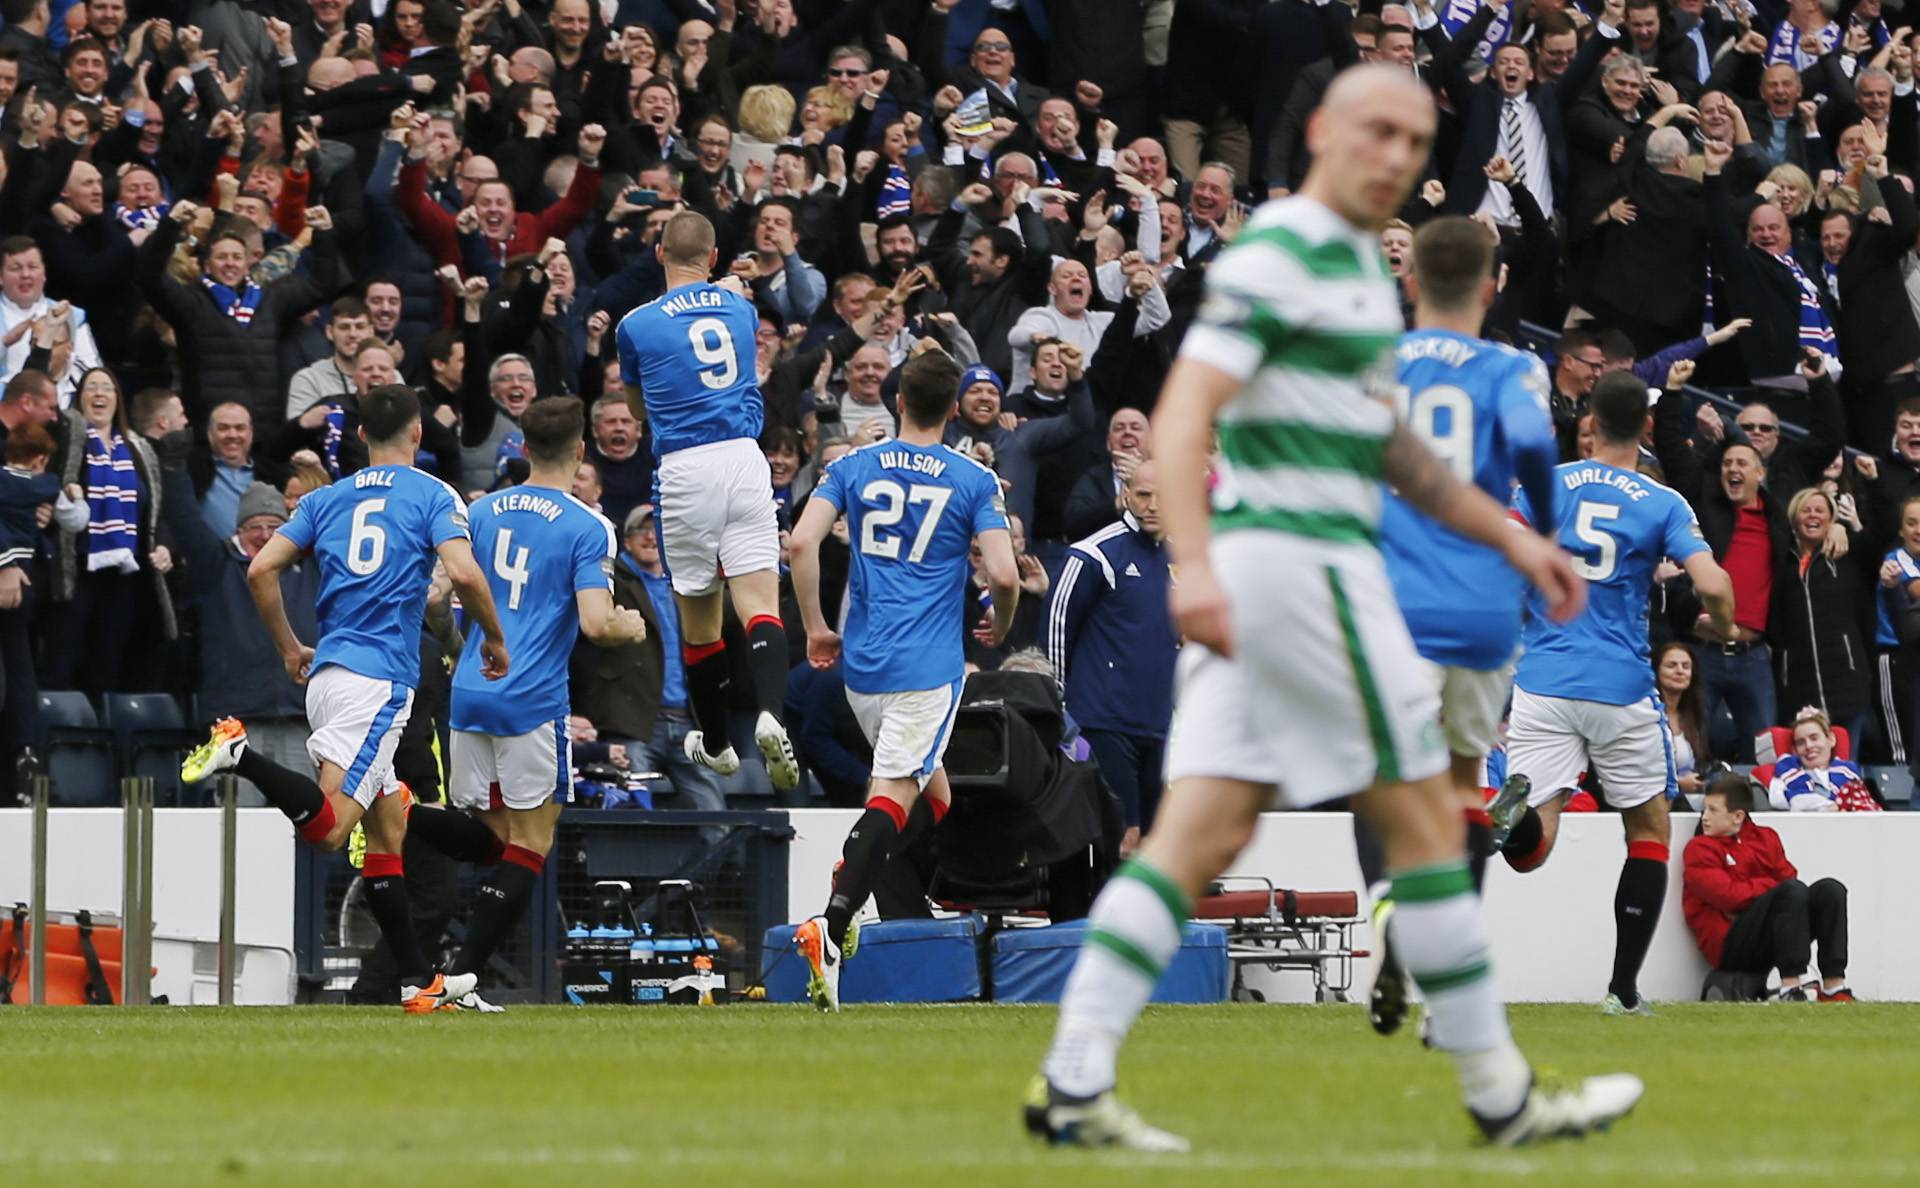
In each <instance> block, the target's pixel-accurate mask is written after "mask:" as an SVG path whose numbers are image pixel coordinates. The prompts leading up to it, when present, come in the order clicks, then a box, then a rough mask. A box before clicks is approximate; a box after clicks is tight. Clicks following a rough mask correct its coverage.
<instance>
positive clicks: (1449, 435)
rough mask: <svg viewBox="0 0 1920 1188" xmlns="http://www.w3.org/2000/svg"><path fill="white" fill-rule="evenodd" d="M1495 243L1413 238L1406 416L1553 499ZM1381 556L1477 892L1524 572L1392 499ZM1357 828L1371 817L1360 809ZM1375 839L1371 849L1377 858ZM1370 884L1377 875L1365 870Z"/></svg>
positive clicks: (1386, 1008) (1381, 912) (1381, 993)
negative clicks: (1501, 327)
mask: <svg viewBox="0 0 1920 1188" xmlns="http://www.w3.org/2000/svg"><path fill="white" fill-rule="evenodd" d="M1493 249H1494V244H1493V240H1492V238H1491V237H1490V236H1489V235H1488V234H1487V231H1486V229H1485V228H1483V227H1481V226H1480V225H1479V224H1478V223H1475V222H1474V221H1472V220H1471V219H1464V218H1459V217H1449V218H1444V219H1435V220H1434V221H1433V222H1430V223H1428V224H1427V225H1426V226H1424V227H1422V228H1420V234H1419V235H1417V236H1415V238H1414V241H1413V261H1414V267H1413V270H1412V272H1411V273H1410V274H1409V280H1408V285H1409V287H1410V288H1411V289H1412V290H1413V293H1414V298H1415V304H1414V325H1415V326H1416V327H1418V329H1416V330H1414V331H1413V332H1412V333H1410V334H1408V335H1407V336H1406V337H1404V338H1402V339H1401V340H1400V345H1399V347H1397V348H1396V349H1395V351H1394V357H1395V359H1396V360H1397V366H1398V371H1397V376H1396V378H1397V379H1398V381H1399V384H1398V387H1397V389H1396V391H1395V396H1396V398H1397V399H1398V400H1399V401H1400V414H1401V419H1402V420H1403V421H1405V422H1406V425H1407V428H1408V429H1410V430H1411V431H1412V432H1413V433H1414V434H1415V435H1416V436H1418V437H1419V438H1420V439H1421V440H1422V441H1423V442H1425V443H1426V445H1427V448H1429V449H1431V450H1432V451H1433V452H1434V454H1435V455H1437V456H1438V457H1439V458H1440V459H1441V460H1442V461H1443V462H1445V463H1446V464H1447V465H1448V467H1449V468H1451V469H1452V471H1453V474H1454V477H1455V478H1458V479H1460V480H1462V481H1469V482H1472V483H1473V484H1474V485H1475V486H1477V487H1479V488H1480V489H1481V490H1482V491H1485V492H1486V493H1487V494H1488V495H1490V496H1492V497H1493V498H1494V499H1497V500H1499V501H1500V502H1501V503H1506V502H1507V501H1508V500H1509V499H1511V498H1512V497H1513V484H1514V480H1515V479H1516V478H1517V479H1518V480H1519V481H1520V484H1521V486H1522V487H1524V488H1525V489H1526V491H1527V492H1528V494H1529V496H1530V497H1531V498H1532V500H1533V502H1534V503H1535V505H1536V506H1539V507H1546V508H1551V507H1552V506H1553V485H1552V483H1553V466H1554V462H1555V461H1556V459H1557V457H1558V446H1557V445H1556V443H1555V441H1554V436H1553V417H1552V414H1550V413H1549V412H1548V411H1547V372H1546V368H1545V367H1544V366H1542V365H1541V363H1540V360H1539V359H1538V358H1536V357H1535V356H1533V355H1530V354H1528V353H1526V352H1525V351H1517V350H1514V349H1513V348H1512V347H1506V346H1501V345H1499V344H1498V343H1492V342H1487V341H1485V340H1484V339H1482V338H1480V337H1479V333H1480V325H1481V322H1482V320H1483V319H1484V318H1485V317H1486V313H1487V309H1488V307H1490V306H1491V305H1492V304H1493V297H1494V280H1493V257H1494V250H1493ZM1380 529H1381V551H1382V552H1383V553H1384V554H1385V555H1386V559H1387V576H1388V577H1390V578H1391V579H1392V580H1393V594H1394V600H1395V601H1396V602H1398V603H1399V604H1400V611H1401V613H1402V614H1403V615H1405V616H1406V620H1407V630H1408V631H1409V632H1410V633H1411V634H1412V636H1413V645H1414V647H1415V648H1416V649H1417V650H1418V651H1419V653H1420V657H1421V659H1422V660H1424V661H1426V662H1427V663H1426V664H1425V665H1424V667H1425V668H1426V670H1427V673H1428V675H1429V676H1430V677H1431V678H1432V681H1433V685H1434V687H1435V688H1436V689H1437V690H1438V692H1439V694H1440V724H1441V729H1442V730H1443V731H1444V732H1445V734H1446V740H1447V749H1448V751H1449V752H1451V754H1452V779H1453V787H1454V791H1455V793H1456V795H1457V796H1458V798H1459V800H1460V807H1461V810H1462V811H1463V812H1464V813H1465V814H1466V818H1467V833H1468V844H1467V859H1468V863H1469V865H1470V867H1471V869H1472V871H1473V882H1474V887H1475V889H1478V888H1479V886H1480V877H1481V873H1482V871H1483V870H1484V869H1485V867H1486V860H1487V857H1488V855H1490V854H1491V853H1492V852H1493V839H1492V831H1491V828H1490V826H1489V823H1488V819H1487V814H1486V804H1485V801H1484V798H1483V797H1482V796H1481V792H1480V769H1481V766H1482V764H1484V763H1485V762H1486V758H1487V753H1488V752H1489V751H1491V750H1493V748H1494V746H1495V745H1497V744H1498V742H1499V739H1500V718H1501V716H1502V714H1503V713H1504V712H1505V710H1506V705H1507V693H1508V691H1509V690H1510V689H1511V688H1512V686H1513V660H1514V656H1515V655H1516V653H1518V651H1519V648H1520V616H1521V610H1522V607H1523V606H1524V605H1525V601H1526V595H1527V582H1526V579H1525V578H1523V577H1521V576H1520V575H1519V574H1518V573H1516V572H1515V571H1514V569H1513V567H1512V566H1510V565H1508V564H1507V563H1506V561H1505V560H1503V559H1502V558H1501V556H1500V554H1499V552H1498V551H1497V550H1495V549H1492V548H1489V547H1487V546H1486V545H1483V544H1478V543H1476V542H1474V541H1471V540H1468V539H1467V538H1466V537H1464V536H1461V535H1460V534H1459V533H1457V532H1454V531H1453V530H1452V529H1450V528H1446V527H1444V526H1442V525H1441V524H1439V523H1438V522H1436V521H1434V520H1430V519H1428V518H1427V517H1425V516H1423V515H1421V514H1420V513H1419V512H1417V511H1415V510H1413V508H1411V507H1409V506H1408V505H1407V504H1406V503H1405V502H1404V501H1403V500H1400V499H1397V498H1394V497H1393V496H1391V495H1389V496H1388V498H1387V503H1386V508H1385V510H1384V511H1383V512H1382V513H1381V517H1380ZM1354 825H1355V828H1356V829H1364V828H1365V827H1366V826H1365V825H1364V824H1363V823H1362V822H1361V820H1360V818H1359V817H1358V816H1357V815H1356V816H1355V818H1354ZM1369 850H1377V847H1362V849H1361V853H1362V854H1363V855H1365V854H1367V853H1368V852H1369ZM1366 875H1367V880H1368V882H1369V883H1370V884H1371V883H1374V882H1376V881H1377V880H1378V878H1379V874H1378V872H1377V871H1372V870H1370V871H1367V872H1366ZM1392 914H1393V900H1392V899H1390V898H1385V897H1377V898H1376V906H1375V909H1374V937H1375V945H1374V947H1375V949H1376V951H1377V952H1378V953H1379V954H1380V957H1379V962H1380V968H1379V972H1378V976H1376V977H1375V978H1374V984H1373V992H1372V994H1371V996H1370V998H1369V1002H1368V1014H1369V1017H1370V1018H1371V1019H1372V1021H1373V1026H1374V1029H1375V1030H1377V1031H1379V1032H1380V1033H1381V1034H1383V1035H1384V1034H1388V1033H1391V1032H1393V1031H1394V1030H1396V1029H1398V1027H1399V1026H1400V1022H1401V1020H1402V1019H1403V1018H1404V1017H1405V1015H1406V1003H1407V995H1406V979H1405V977H1404V976H1402V972H1401V970H1400V968H1399V962H1398V960H1397V959H1396V958H1395V956H1394V952H1393V946H1392V945H1391V944H1390V943H1388V941H1387V940H1386V939H1385V938H1387V937H1389V936H1390V935H1391V929H1390V928H1389V927H1388V921H1389V920H1390V919H1391V917H1392Z"/></svg>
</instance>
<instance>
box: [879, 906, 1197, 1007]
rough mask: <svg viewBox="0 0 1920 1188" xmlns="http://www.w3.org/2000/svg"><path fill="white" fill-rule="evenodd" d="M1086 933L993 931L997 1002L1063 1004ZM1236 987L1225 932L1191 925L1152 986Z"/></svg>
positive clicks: (1165, 995)
mask: <svg viewBox="0 0 1920 1188" xmlns="http://www.w3.org/2000/svg"><path fill="white" fill-rule="evenodd" d="M1086 935H1087V923H1086V921H1084V920H1075V921H1074V922H1072V923H1070V924H1050V925H1048V926H1047V927H1045V928H1010V929H1008V930H1006V931H1004V932H997V933H995V934H994V937H993V1000H994V1001H995V1002H1059V1001H1060V995H1061V993H1062V992H1063V991H1064V990H1065V989H1066V988H1067V975H1068V974H1069V973H1071V972H1072V971H1073V962H1074V958H1075V957H1077V956H1078V955H1079V953H1080V943H1081V942H1082V941H1083V940H1085V939H1086ZM848 968H849V969H851V968H852V967H851V966H849V967H848ZM1232 987H1233V963H1232V962H1231V961H1229V960H1228V959H1227V930H1226V929H1225V928H1223V927H1221V926H1220V925H1218V924H1197V923H1189V924H1188V925H1187V926H1186V928H1185V929H1184V930H1183V931H1182V933H1181V938H1180V952H1179V953H1177V954H1175V956H1174V958H1173V964H1172V965H1170V966H1168V967H1167V972H1166V974H1165V975H1164V976H1163V977H1161V979H1160V984H1159V985H1158V986H1156V987H1154V991H1153V1001H1154V1002H1179V1003H1204V1002H1225V1001H1227V997H1228V994H1229V992H1230V991H1231V990H1232Z"/></svg>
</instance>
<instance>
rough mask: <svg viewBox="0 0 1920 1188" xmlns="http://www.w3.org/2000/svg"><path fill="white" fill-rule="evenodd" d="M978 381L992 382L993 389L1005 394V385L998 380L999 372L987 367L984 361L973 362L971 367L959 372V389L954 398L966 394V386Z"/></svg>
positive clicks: (969, 386) (968, 386)
mask: <svg viewBox="0 0 1920 1188" xmlns="http://www.w3.org/2000/svg"><path fill="white" fill-rule="evenodd" d="M979 383H987V384H992V385H993V390H994V391H996V392H998V393H1000V395H1002V396H1005V395H1006V394H1007V385H1006V384H1004V383H1002V382H1001V381H1000V373H999V372H997V371H995V370H994V369H993V368H991V367H988V366H987V365H986V364H985V363H975V364H974V365H973V366H972V367H969V368H967V369H966V370H965V371H963V372H961V373H960V391H959V392H958V393H956V394H955V395H956V398H957V397H959V396H964V395H966V393H967V389H968V388H971V387H973V385H975V384H979Z"/></svg>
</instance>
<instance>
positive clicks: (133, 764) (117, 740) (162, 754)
mask: <svg viewBox="0 0 1920 1188" xmlns="http://www.w3.org/2000/svg"><path fill="white" fill-rule="evenodd" d="M105 709H106V728H107V729H108V730H109V731H111V732H112V734H113V745H114V751H115V754H116V755H117V756H118V758H119V771H120V774H121V775H123V776H152V777H153V802H154V803H155V804H166V805H178V804H181V803H182V800H181V795H182V788H181V784H180V760H181V758H182V757H183V756H185V754H186V753H187V752H188V751H190V750H192V749H193V748H194V746H195V745H197V744H198V743H199V741H200V738H201V737H202V736H201V735H197V734H194V733H192V732H191V731H189V730H187V728H186V722H185V720H184V719H182V718H181V716H180V705H179V703H178V702H176V701H174V699H173V698H171V697H169V696H167V695H166V694H164V693H109V694H107V695H106V697H105Z"/></svg>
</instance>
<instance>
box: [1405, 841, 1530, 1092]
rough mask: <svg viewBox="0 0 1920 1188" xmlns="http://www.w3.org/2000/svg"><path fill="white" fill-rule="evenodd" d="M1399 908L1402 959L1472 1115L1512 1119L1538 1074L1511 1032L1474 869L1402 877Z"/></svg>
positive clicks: (1459, 864)
mask: <svg viewBox="0 0 1920 1188" xmlns="http://www.w3.org/2000/svg"><path fill="white" fill-rule="evenodd" d="M1393 902H1394V911H1393V921H1392V923H1391V924H1389V925H1388V927H1389V928H1391V929H1392V930H1393V949H1394V952H1395V953H1396V954H1398V955H1399V958H1400V964H1401V966H1402V967H1403V968H1405V969H1406V971H1407V973H1408V974H1410V975H1412V977H1413V980H1414V982H1415V984H1416V985H1418V986H1419V987H1420V995H1421V997H1422V998H1424V999H1426V1002H1427V1016H1428V1018H1429V1020H1430V1021H1431V1031H1430V1037H1431V1039H1432V1043H1433V1046H1434V1047H1436V1048H1439V1049H1440V1050H1441V1051H1443V1052H1446V1053H1448V1054H1449V1055H1451V1056H1453V1058H1454V1063H1455V1065H1456V1067H1457V1069H1458V1072H1459V1074H1460V1087H1461V1089H1462V1090H1463V1091H1464V1092H1465V1094H1466V1098H1467V1108H1468V1109H1471V1110H1472V1111H1473V1112H1475V1113H1476V1114H1480V1115H1482V1116H1483V1117H1489V1118H1504V1117H1506V1116H1508V1115H1510V1114H1512V1113H1513V1112H1514V1111H1516V1110H1518V1109H1519V1108H1520V1106H1521V1105H1522V1104H1523V1103H1524V1102H1525V1101H1526V1096H1527V1088H1528V1086H1529V1085H1530V1084H1531V1083H1532V1074H1531V1072H1530V1071H1529V1070H1528V1068H1527V1061H1526V1058H1525V1057H1524V1056H1522V1055H1520V1051H1519V1049H1518V1048H1516V1047H1514V1043H1513V1035H1512V1033H1511V1032H1509V1031H1508V1030H1507V1012H1506V1008H1505V1007H1503V1006H1501V1005H1500V996H1499V994H1498V992H1497V991H1496V989H1495V987H1494V984H1493V971H1492V961H1491V953H1490V946H1489V943H1488V939H1487V925H1486V921H1485V920H1484V919H1482V918H1481V915H1480V900H1479V898H1478V897H1477V896H1475V895H1474V893H1473V876H1472V875H1471V874H1470V873H1468V870H1467V864H1466V863H1465V862H1464V861H1454V862H1443V863H1436V864H1435V865H1432V866H1421V867H1416V868H1414V869H1412V870H1403V871H1396V872H1395V873H1394V876H1393Z"/></svg>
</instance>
